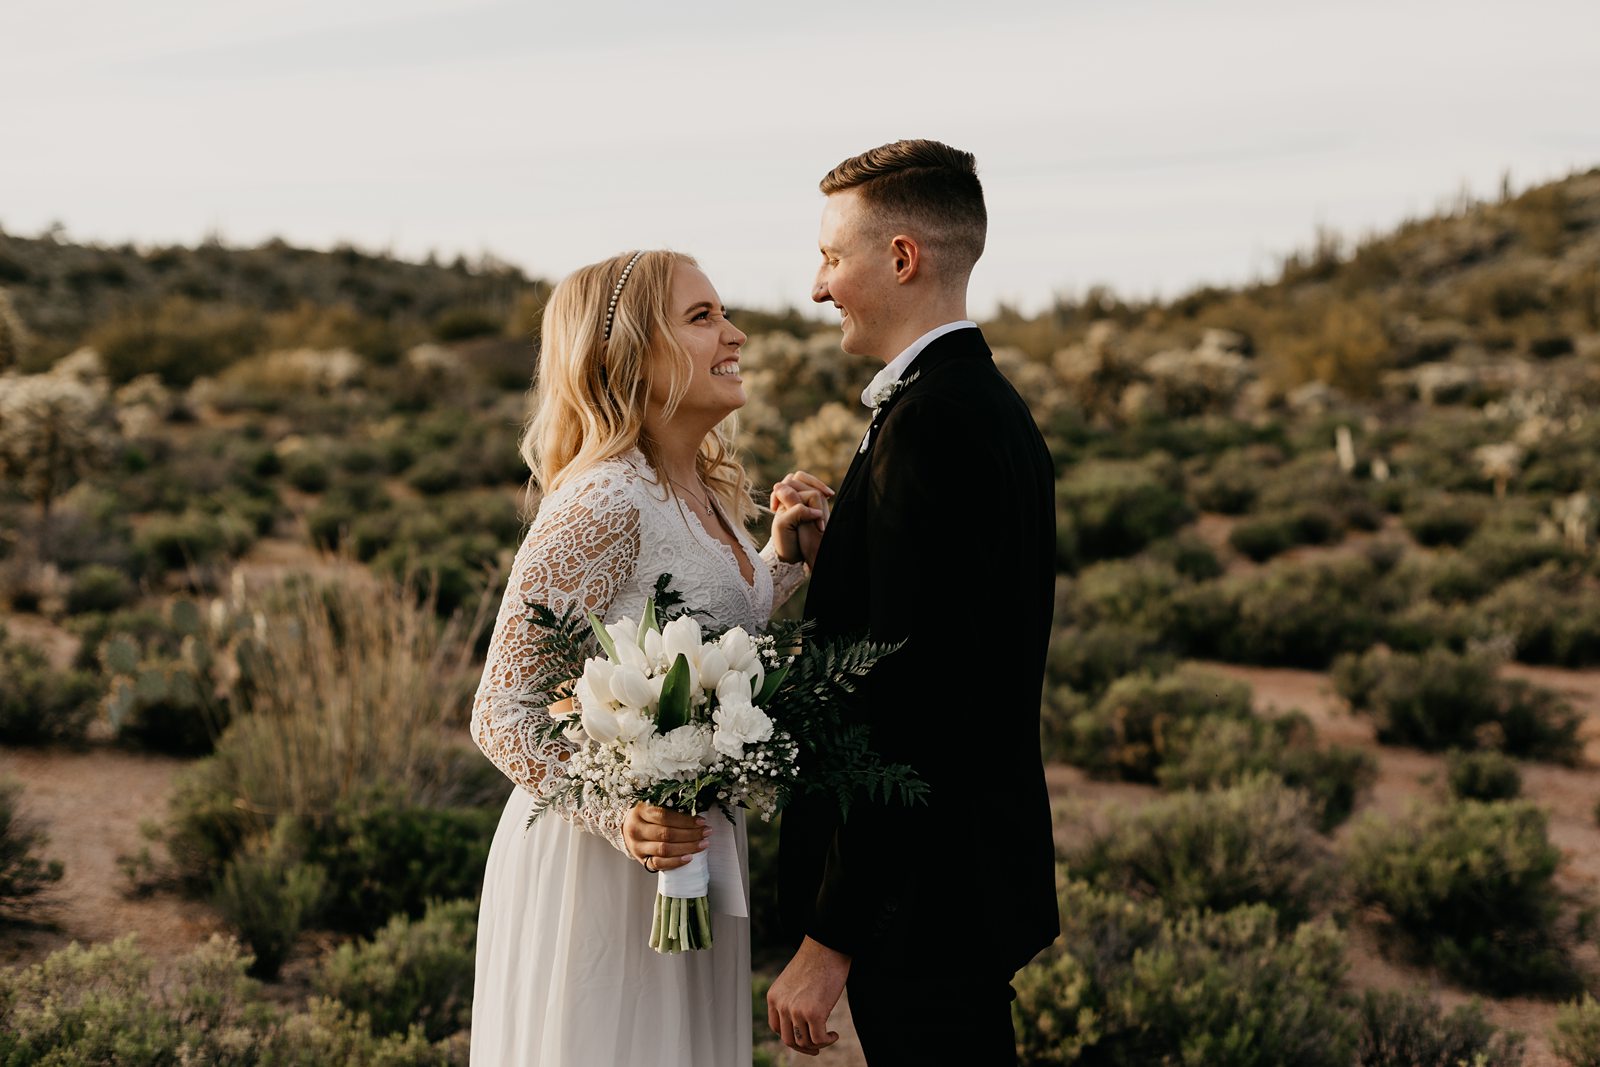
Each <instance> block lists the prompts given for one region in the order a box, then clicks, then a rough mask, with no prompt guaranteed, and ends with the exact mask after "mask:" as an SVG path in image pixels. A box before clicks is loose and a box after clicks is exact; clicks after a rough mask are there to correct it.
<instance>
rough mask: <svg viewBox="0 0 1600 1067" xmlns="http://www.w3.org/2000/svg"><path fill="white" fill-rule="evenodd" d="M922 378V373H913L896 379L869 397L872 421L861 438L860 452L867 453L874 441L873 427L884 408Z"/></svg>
mask: <svg viewBox="0 0 1600 1067" xmlns="http://www.w3.org/2000/svg"><path fill="white" fill-rule="evenodd" d="M921 376H922V372H921V371H913V372H912V373H911V374H910V375H908V376H907V377H904V378H896V379H895V380H894V381H892V382H884V383H883V384H882V385H880V386H878V387H877V388H876V389H874V390H873V391H872V393H871V395H869V396H868V397H867V399H869V400H871V401H872V421H871V422H870V423H869V424H868V426H867V433H866V436H865V437H863V438H861V448H860V449H859V451H861V452H865V451H866V450H867V444H868V443H869V442H871V440H872V427H873V426H874V425H876V424H877V422H878V415H879V414H881V413H882V411H883V406H884V405H885V404H887V403H888V402H889V401H890V400H892V399H893V398H894V396H895V394H897V393H899V392H900V390H902V389H904V388H905V387H906V386H908V385H910V384H911V383H912V382H914V381H916V380H917V379H918V378H920V377H921Z"/></svg>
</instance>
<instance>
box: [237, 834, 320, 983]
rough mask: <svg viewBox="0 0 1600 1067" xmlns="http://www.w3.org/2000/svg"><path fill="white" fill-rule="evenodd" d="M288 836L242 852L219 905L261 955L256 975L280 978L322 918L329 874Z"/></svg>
mask: <svg viewBox="0 0 1600 1067" xmlns="http://www.w3.org/2000/svg"><path fill="white" fill-rule="evenodd" d="M285 836H286V835H284V834H274V835H273V837H272V838H271V839H270V841H268V842H264V843H263V842H258V843H256V844H255V845H253V846H251V847H247V848H246V849H244V850H243V851H241V852H239V853H238V854H237V855H235V856H234V857H233V859H232V860H230V861H229V862H228V865H227V867H225V868H224V869H223V872H222V878H221V879H220V881H219V882H218V884H217V891H216V894H215V895H214V896H213V898H212V899H213V903H215V904H216V907H217V910H218V911H219V912H221V913H222V917H223V918H224V919H225V920H226V921H227V922H228V924H229V925H230V926H232V927H233V928H234V929H235V930H237V931H238V932H239V936H240V937H241V938H243V939H244V942H245V944H247V945H249V946H250V950H251V952H253V953H254V954H255V962H254V963H253V964H252V965H251V968H250V973H251V974H253V975H255V976H256V977H258V978H272V977H274V976H276V975H277V973H278V969H279V968H280V967H282V966H283V961H284V960H286V959H287V958H288V957H289V953H290V951H291V950H292V949H293V948H294V943H295V939H296V938H297V937H298V936H299V934H300V931H301V930H302V929H303V928H304V927H305V926H306V925H307V923H308V922H310V921H311V920H312V919H313V918H314V917H315V916H316V914H317V910H318V907H319V906H320V904H321V901H322V897H323V893H324V891H325V889H326V886H327V875H326V874H325V873H324V871H323V870H322V868H321V867H318V866H316V865H315V864H309V863H300V862H297V861H296V860H295V859H294V858H293V851H292V849H291V847H290V846H289V845H288V844H287V843H286V841H285Z"/></svg>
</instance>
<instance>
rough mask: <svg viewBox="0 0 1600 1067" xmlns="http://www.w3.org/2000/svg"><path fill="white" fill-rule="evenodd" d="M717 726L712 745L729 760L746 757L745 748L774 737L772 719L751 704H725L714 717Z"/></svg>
mask: <svg viewBox="0 0 1600 1067" xmlns="http://www.w3.org/2000/svg"><path fill="white" fill-rule="evenodd" d="M712 718H713V719H714V721H715V722H716V724H717V729H716V733H715V734H714V735H713V736H712V743H713V744H714V745H716V748H717V751H718V752H721V753H722V754H723V755H724V756H727V757H728V758H729V759H738V758H739V757H740V756H743V755H744V746H745V745H751V744H757V743H759V742H761V741H766V740H769V739H770V738H771V737H772V719H770V718H769V717H768V716H767V713H766V712H764V711H762V710H761V709H760V708H758V707H755V706H754V705H751V704H724V705H723V706H722V707H720V708H718V709H717V713H716V715H714V716H713V717H712Z"/></svg>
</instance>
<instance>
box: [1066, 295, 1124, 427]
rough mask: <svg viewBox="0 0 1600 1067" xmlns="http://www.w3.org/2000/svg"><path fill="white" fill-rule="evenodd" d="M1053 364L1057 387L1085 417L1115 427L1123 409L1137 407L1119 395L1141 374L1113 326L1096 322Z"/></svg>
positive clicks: (1103, 322) (1122, 415)
mask: <svg viewBox="0 0 1600 1067" xmlns="http://www.w3.org/2000/svg"><path fill="white" fill-rule="evenodd" d="M1054 363H1055V368H1056V376H1057V377H1058V378H1059V379H1060V380H1061V384H1062V385H1063V386H1064V387H1065V388H1066V390H1067V392H1068V394H1070V395H1071V397H1072V399H1073V400H1075V401H1076V402H1077V404H1078V406H1079V407H1080V408H1082V409H1083V410H1084V411H1085V412H1086V413H1088V414H1089V415H1091V416H1093V417H1097V418H1099V419H1100V420H1102V421H1104V422H1108V423H1110V424H1112V425H1117V424H1120V423H1121V422H1122V421H1123V417H1124V412H1125V410H1126V409H1128V408H1135V407H1138V406H1140V405H1139V404H1136V403H1129V402H1127V401H1125V399H1124V397H1123V395H1122V394H1123V392H1124V391H1125V390H1126V389H1127V388H1128V387H1129V386H1130V385H1132V384H1134V383H1135V382H1138V381H1140V380H1141V379H1142V378H1143V377H1144V372H1143V370H1142V369H1141V368H1140V366H1139V362H1138V360H1137V359H1135V358H1134V357H1133V356H1132V354H1130V353H1129V352H1128V351H1127V350H1126V349H1125V348H1124V347H1123V345H1122V331H1121V330H1120V329H1119V328H1118V327H1117V325H1116V323H1113V322H1110V321H1101V322H1096V323H1095V324H1094V325H1092V326H1090V327H1089V334H1088V336H1087V337H1086V338H1084V340H1083V342H1082V343H1081V344H1075V345H1071V346H1070V347H1067V348H1063V349H1062V350H1061V351H1059V352H1057V353H1056V354H1055V359H1054ZM1140 395H1142V394H1140Z"/></svg>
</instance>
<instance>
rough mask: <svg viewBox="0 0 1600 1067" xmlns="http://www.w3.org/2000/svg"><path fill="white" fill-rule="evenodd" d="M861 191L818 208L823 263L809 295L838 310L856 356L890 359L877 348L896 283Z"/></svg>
mask: <svg viewBox="0 0 1600 1067" xmlns="http://www.w3.org/2000/svg"><path fill="white" fill-rule="evenodd" d="M879 229H881V227H879V226H877V225H876V224H875V222H874V220H873V219H872V218H871V217H870V213H869V212H868V210H867V208H866V206H865V205H864V204H862V203H861V197H860V194H859V193H858V192H857V191H856V190H854V189H845V190H842V191H841V192H837V193H833V194H831V195H829V197H828V201H827V203H826V204H825V205H823V208H822V232H821V235H820V237H819V241H818V243H819V245H820V246H821V249H822V265H821V266H820V267H818V268H817V280H816V282H815V284H813V285H812V287H811V299H813V300H815V301H816V302H817V303H819V304H829V303H831V304H833V306H834V307H836V308H838V309H839V315H840V325H841V326H842V327H843V329H844V340H843V341H842V342H841V346H842V347H843V348H844V350H845V351H846V352H849V353H851V354H852V355H858V356H877V357H878V358H879V359H885V360H887V359H889V358H890V357H892V356H893V355H894V353H893V352H886V351H881V349H882V348H883V345H884V342H885V334H886V333H887V332H888V330H889V328H890V326H891V323H892V319H893V313H894V303H895V297H896V295H897V287H896V282H895V274H894V255H893V252H892V251H891V250H890V247H889V243H888V240H887V239H883V240H880V239H879V238H878V236H877V231H878V230H879Z"/></svg>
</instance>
